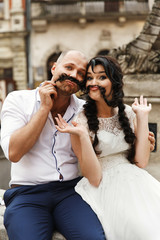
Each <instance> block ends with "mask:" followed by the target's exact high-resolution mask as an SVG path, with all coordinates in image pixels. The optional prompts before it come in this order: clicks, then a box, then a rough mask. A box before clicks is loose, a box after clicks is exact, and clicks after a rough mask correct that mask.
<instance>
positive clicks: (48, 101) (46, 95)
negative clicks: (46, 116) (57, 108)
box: [39, 81, 57, 111]
mask: <svg viewBox="0 0 160 240" xmlns="http://www.w3.org/2000/svg"><path fill="white" fill-rule="evenodd" d="M55 86H56V84H55V83H53V82H51V81H45V82H43V83H42V84H41V85H40V87H39V94H40V98H41V106H44V107H45V108H46V109H49V111H50V110H51V109H52V107H53V104H54V99H56V98H57V90H56V87H55Z"/></svg>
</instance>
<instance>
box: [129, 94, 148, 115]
mask: <svg viewBox="0 0 160 240" xmlns="http://www.w3.org/2000/svg"><path fill="white" fill-rule="evenodd" d="M151 108H152V106H151V104H150V103H149V105H147V98H143V96H142V95H141V96H140V99H139V101H138V98H135V101H134V103H133V104H132V109H133V111H134V112H135V113H136V114H141V113H142V114H143V113H149V112H150V111H151Z"/></svg>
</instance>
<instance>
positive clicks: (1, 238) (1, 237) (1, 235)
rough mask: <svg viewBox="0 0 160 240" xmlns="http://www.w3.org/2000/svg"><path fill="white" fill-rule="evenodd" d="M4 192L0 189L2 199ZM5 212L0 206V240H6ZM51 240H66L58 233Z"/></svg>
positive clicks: (3, 207)
mask: <svg viewBox="0 0 160 240" xmlns="http://www.w3.org/2000/svg"><path fill="white" fill-rule="evenodd" d="M4 192H5V190H3V189H0V197H2V198H3V194H4ZM4 211H5V206H3V205H0V240H8V236H7V233H6V230H5V227H4V225H3V215H4ZM52 240H66V239H65V238H64V237H63V236H62V235H61V234H60V233H58V232H55V233H54V234H53V237H52Z"/></svg>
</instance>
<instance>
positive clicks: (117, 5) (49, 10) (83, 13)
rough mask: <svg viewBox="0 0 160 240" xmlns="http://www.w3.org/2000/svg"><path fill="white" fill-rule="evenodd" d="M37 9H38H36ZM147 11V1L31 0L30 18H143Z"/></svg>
mask: <svg viewBox="0 0 160 240" xmlns="http://www.w3.org/2000/svg"><path fill="white" fill-rule="evenodd" d="M36 9H38V11H36ZM148 12H149V6H148V2H146V1H138V0H128V1H126V0H125V1H118V0H112V1H108V0H106V1H89V0H88V1H83V0H81V1H80V0H79V1H78V0H77V1H75V0H70V1H67V0H55V1H53V0H41V1H37V0H32V19H34V18H36V19H37V18H40V19H44V18H45V19H48V20H53V21H60V20H64V19H65V20H77V19H79V18H82V17H85V18H86V19H87V20H88V21H89V20H95V19H104V18H105V19H110V18H111V19H113V18H117V17H120V16H124V17H127V18H133V17H134V18H135V16H136V17H138V19H139V18H142V19H144V18H145V17H146V16H147V14H148Z"/></svg>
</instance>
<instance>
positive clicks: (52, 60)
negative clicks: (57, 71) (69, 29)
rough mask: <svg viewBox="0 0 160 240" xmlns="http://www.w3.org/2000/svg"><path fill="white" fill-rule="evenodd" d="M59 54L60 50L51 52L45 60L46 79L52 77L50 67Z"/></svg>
mask: <svg viewBox="0 0 160 240" xmlns="http://www.w3.org/2000/svg"><path fill="white" fill-rule="evenodd" d="M60 54H61V52H58V53H53V54H52V55H51V56H50V57H49V58H48V60H47V79H48V80H50V79H51V78H52V73H51V68H52V66H53V63H54V62H56V61H57V59H58V57H59V56H60Z"/></svg>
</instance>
